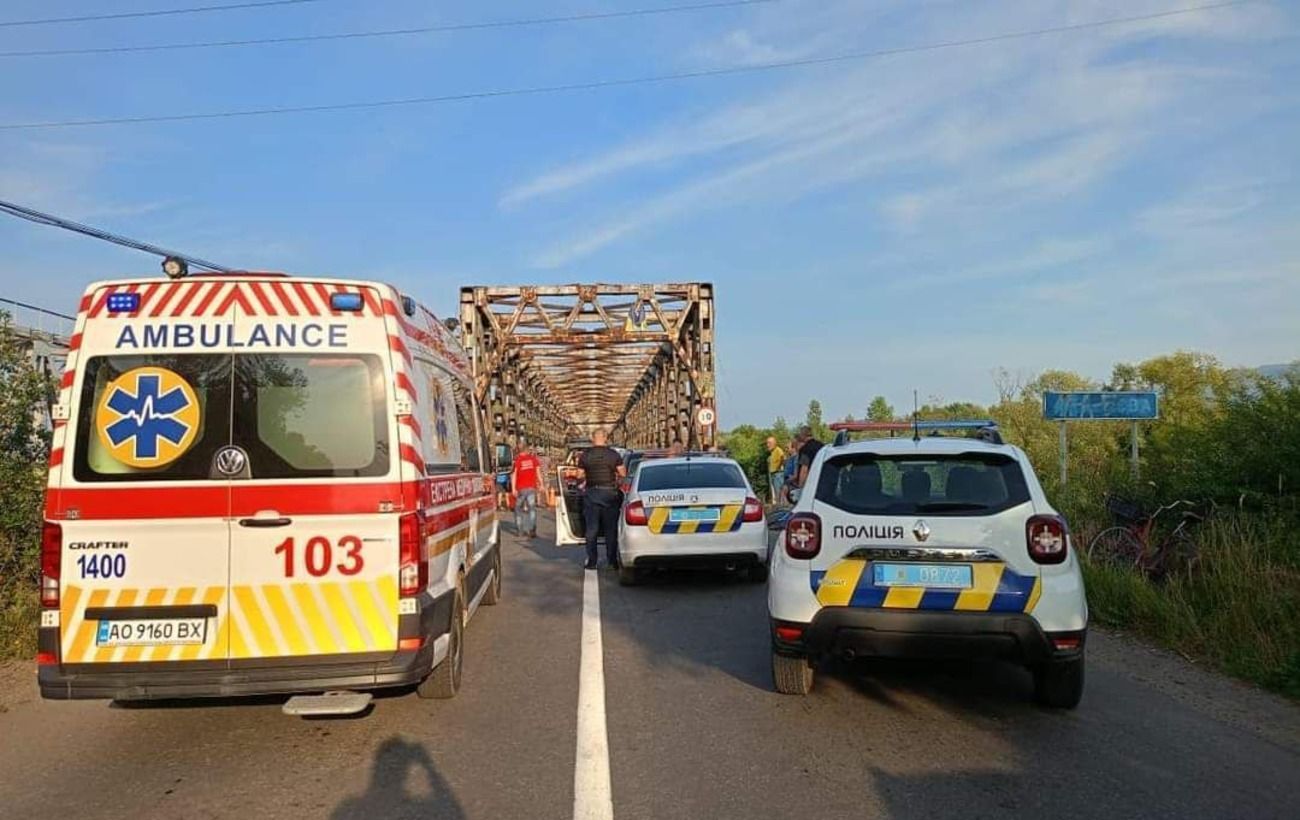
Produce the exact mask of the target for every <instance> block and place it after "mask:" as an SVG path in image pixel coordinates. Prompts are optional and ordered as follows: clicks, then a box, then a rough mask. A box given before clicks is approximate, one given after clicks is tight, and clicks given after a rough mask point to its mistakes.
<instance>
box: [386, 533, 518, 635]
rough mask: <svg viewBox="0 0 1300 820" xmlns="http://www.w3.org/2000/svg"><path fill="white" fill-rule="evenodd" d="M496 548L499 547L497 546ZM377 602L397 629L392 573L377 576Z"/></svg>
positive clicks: (395, 583) (394, 584)
mask: <svg viewBox="0 0 1300 820" xmlns="http://www.w3.org/2000/svg"><path fill="white" fill-rule="evenodd" d="M497 549H500V547H498V548H497ZM379 602H380V604H381V605H382V606H383V608H384V612H386V613H387V620H388V622H389V623H391V624H393V630H394V632H396V629H397V579H396V578H394V577H393V576H392V575H383V576H380V578H379Z"/></svg>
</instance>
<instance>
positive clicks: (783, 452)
mask: <svg viewBox="0 0 1300 820" xmlns="http://www.w3.org/2000/svg"><path fill="white" fill-rule="evenodd" d="M763 446H764V447H766V448H767V481H768V489H769V490H770V491H771V494H772V503H773V504H782V503H785V504H791V503H793V502H794V499H793V497H792V495H791V491H792V490H798V489H802V488H803V486H804V484H805V483H806V482H807V481H808V468H809V467H811V466H812V462H813V457H814V456H816V455H817V451H818V450H820V449H821V448H822V447H825V446H826V445H825V444H824V443H822V442H821V441H818V440H817V437H816V436H814V435H813V431H812V428H811V427H807V426H805V427H800V428H799V430H798V432H796V433H795V434H794V438H792V439H791V440H790V443H789V446H788V448H784V449H783V448H782V447H781V445H780V443H778V442H777V440H776V437H775V436H768V437H767V440H766V441H765V442H763Z"/></svg>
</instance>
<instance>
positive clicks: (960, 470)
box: [815, 453, 1029, 516]
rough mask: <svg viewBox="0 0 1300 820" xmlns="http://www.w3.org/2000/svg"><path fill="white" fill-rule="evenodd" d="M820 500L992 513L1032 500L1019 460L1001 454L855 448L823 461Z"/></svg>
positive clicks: (862, 511) (851, 507) (847, 506)
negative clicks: (910, 452)
mask: <svg viewBox="0 0 1300 820" xmlns="http://www.w3.org/2000/svg"><path fill="white" fill-rule="evenodd" d="M815 497H816V499H817V500H818V501H819V502H821V503H823V504H829V505H830V506H832V507H835V508H837V509H840V510H843V511H845V512H849V513H855V514H858V515H916V514H922V513H923V514H925V515H955V516H976V515H992V514H994V513H997V512H1001V511H1002V510H1006V509H1009V508H1011V507H1014V506H1016V505H1018V504H1023V503H1025V502H1026V501H1028V500H1029V488H1028V486H1027V485H1026V484H1025V476H1024V474H1023V473H1022V472H1021V469H1020V465H1019V463H1017V462H1016V460H1015V459H1013V458H1010V457H1008V456H1004V455H1000V454H996V453H959V454H952V455H927V456H884V455H878V454H874V453H852V454H845V455H840V456H833V457H831V458H829V459H827V460H826V461H825V462H824V463H823V464H822V470H821V474H820V475H819V476H818V478H817V493H816V496H815Z"/></svg>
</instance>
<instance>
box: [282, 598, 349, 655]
mask: <svg viewBox="0 0 1300 820" xmlns="http://www.w3.org/2000/svg"><path fill="white" fill-rule="evenodd" d="M289 589H290V591H292V592H293V599H294V600H295V601H297V602H298V609H300V610H302V617H304V618H306V619H307V624H306V625H307V627H308V628H309V629H310V630H311V637H312V640H313V641H314V642H315V643H316V648H317V649H318V650H319V651H320V652H321V653H322V654H326V655H330V654H334V653H337V652H338V651H339V648H338V645H337V644H336V643H335V641H334V634H333V633H332V632H330V629H329V625H328V624H327V623H326V622H325V615H324V614H323V613H322V612H321V611H320V607H319V606H317V605H316V598H315V596H313V595H312V594H311V586H310V585H309V584H292V585H290V587H289Z"/></svg>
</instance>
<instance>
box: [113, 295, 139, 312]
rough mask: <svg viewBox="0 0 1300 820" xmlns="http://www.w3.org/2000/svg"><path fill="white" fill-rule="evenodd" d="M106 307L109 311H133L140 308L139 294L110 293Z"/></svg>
mask: <svg viewBox="0 0 1300 820" xmlns="http://www.w3.org/2000/svg"><path fill="white" fill-rule="evenodd" d="M107 307H108V312H109V313H135V312H136V311H137V310H139V309H140V294H138V293H110V294H109V295H108V303H107Z"/></svg>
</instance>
